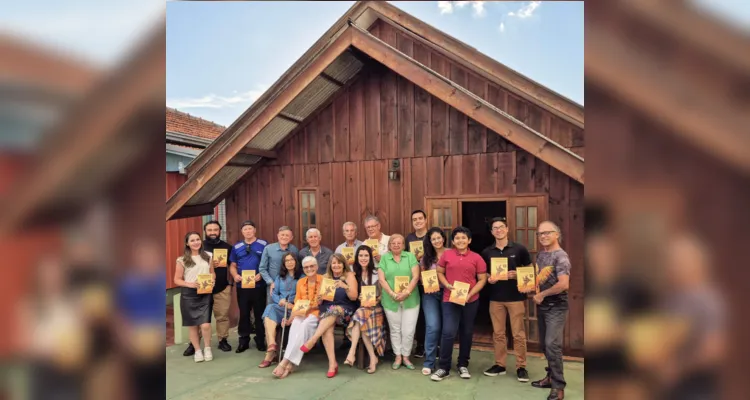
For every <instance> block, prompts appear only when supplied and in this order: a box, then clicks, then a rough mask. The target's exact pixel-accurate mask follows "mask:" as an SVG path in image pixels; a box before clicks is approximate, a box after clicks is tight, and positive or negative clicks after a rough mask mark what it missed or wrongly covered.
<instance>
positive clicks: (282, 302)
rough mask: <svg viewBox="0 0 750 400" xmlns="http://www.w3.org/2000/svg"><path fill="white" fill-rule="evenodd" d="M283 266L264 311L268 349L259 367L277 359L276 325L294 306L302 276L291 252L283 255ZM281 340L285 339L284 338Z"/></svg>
mask: <svg viewBox="0 0 750 400" xmlns="http://www.w3.org/2000/svg"><path fill="white" fill-rule="evenodd" d="M281 264H282V265H283V268H281V270H279V276H278V277H276V280H275V281H274V285H273V292H271V304H269V305H267V306H266V310H265V311H264V312H263V326H265V328H266V341H267V342H268V349H267V351H266V357H265V358H264V359H263V362H261V363H260V365H258V368H268V367H269V366H270V365H271V364H272V363H273V361H274V360H275V359H276V350H277V348H278V346H276V327H277V326H279V324H280V323H282V320H283V319H284V316H285V315H286V316H288V315H289V312H291V310H292V308H293V307H294V303H293V300H294V297H295V295H296V294H297V281H298V280H299V278H300V277H301V276H302V266H301V265H300V264H299V263H298V262H297V257H295V256H294V254H292V253H290V252H286V253H284V254H283V255H282V256H281ZM290 321H291V320H290V319H287V321H286V325H287V326H289V322H290ZM281 340H284V338H282V339H281Z"/></svg>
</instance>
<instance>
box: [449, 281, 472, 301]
mask: <svg viewBox="0 0 750 400" xmlns="http://www.w3.org/2000/svg"><path fill="white" fill-rule="evenodd" d="M469 288H470V285H469V284H468V283H466V282H461V281H455V282H453V290H452V291H451V297H450V298H449V299H448V300H449V301H450V302H451V303H456V304H460V305H462V306H463V305H466V301H467V300H468V299H469Z"/></svg>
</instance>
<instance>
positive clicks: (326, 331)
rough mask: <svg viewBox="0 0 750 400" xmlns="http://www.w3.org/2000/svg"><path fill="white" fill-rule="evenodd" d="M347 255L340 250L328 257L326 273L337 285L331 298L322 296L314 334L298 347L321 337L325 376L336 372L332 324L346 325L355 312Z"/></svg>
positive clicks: (354, 288) (306, 347)
mask: <svg viewBox="0 0 750 400" xmlns="http://www.w3.org/2000/svg"><path fill="white" fill-rule="evenodd" d="M345 266H346V259H345V258H344V256H342V255H341V254H334V255H332V256H331V258H330V259H329V260H328V267H327V268H326V274H325V277H326V278H328V279H333V280H334V281H335V285H336V292H335V293H334V296H333V301H328V300H322V299H321V303H320V311H321V312H323V314H321V315H320V323H319V324H318V329H317V330H316V331H315V334H313V335H312V337H311V338H310V339H308V340H307V342H305V344H303V345H302V346H300V350H302V351H303V352H305V353H307V352H308V351H310V349H312V348H313V346H315V342H317V341H318V339H319V338H321V337H322V338H323V347H325V349H326V355H327V356H328V373H327V374H326V376H327V377H329V378H333V377H334V376H336V374H338V372H339V365H338V363H337V362H336V348H335V347H334V343H333V328H334V326H335V325H336V324H338V325H343V326H348V325H349V321H351V319H352V315H354V311H355V310H356V309H357V306H358V305H359V304H358V303H357V296H358V290H357V278H355V277H354V273H353V272H350V271H348V270H347V269H345Z"/></svg>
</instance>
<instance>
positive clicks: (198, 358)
mask: <svg viewBox="0 0 750 400" xmlns="http://www.w3.org/2000/svg"><path fill="white" fill-rule="evenodd" d="M193 360H195V362H201V361H203V360H205V358H203V350H201V349H196V350H195V355H194V356H193Z"/></svg>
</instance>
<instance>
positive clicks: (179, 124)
mask: <svg viewBox="0 0 750 400" xmlns="http://www.w3.org/2000/svg"><path fill="white" fill-rule="evenodd" d="M225 128H226V127H224V126H221V125H219V124H216V123H213V122H211V121H207V120H205V119H203V118H199V117H194V116H192V115H190V114H188V113H185V112H182V111H178V110H175V109H174V108H169V107H167V131H169V132H177V133H183V134H185V135H191V136H197V137H201V138H205V139H216V137H217V136H219V135H220V134H221V133H222V132H224V129H225Z"/></svg>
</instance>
